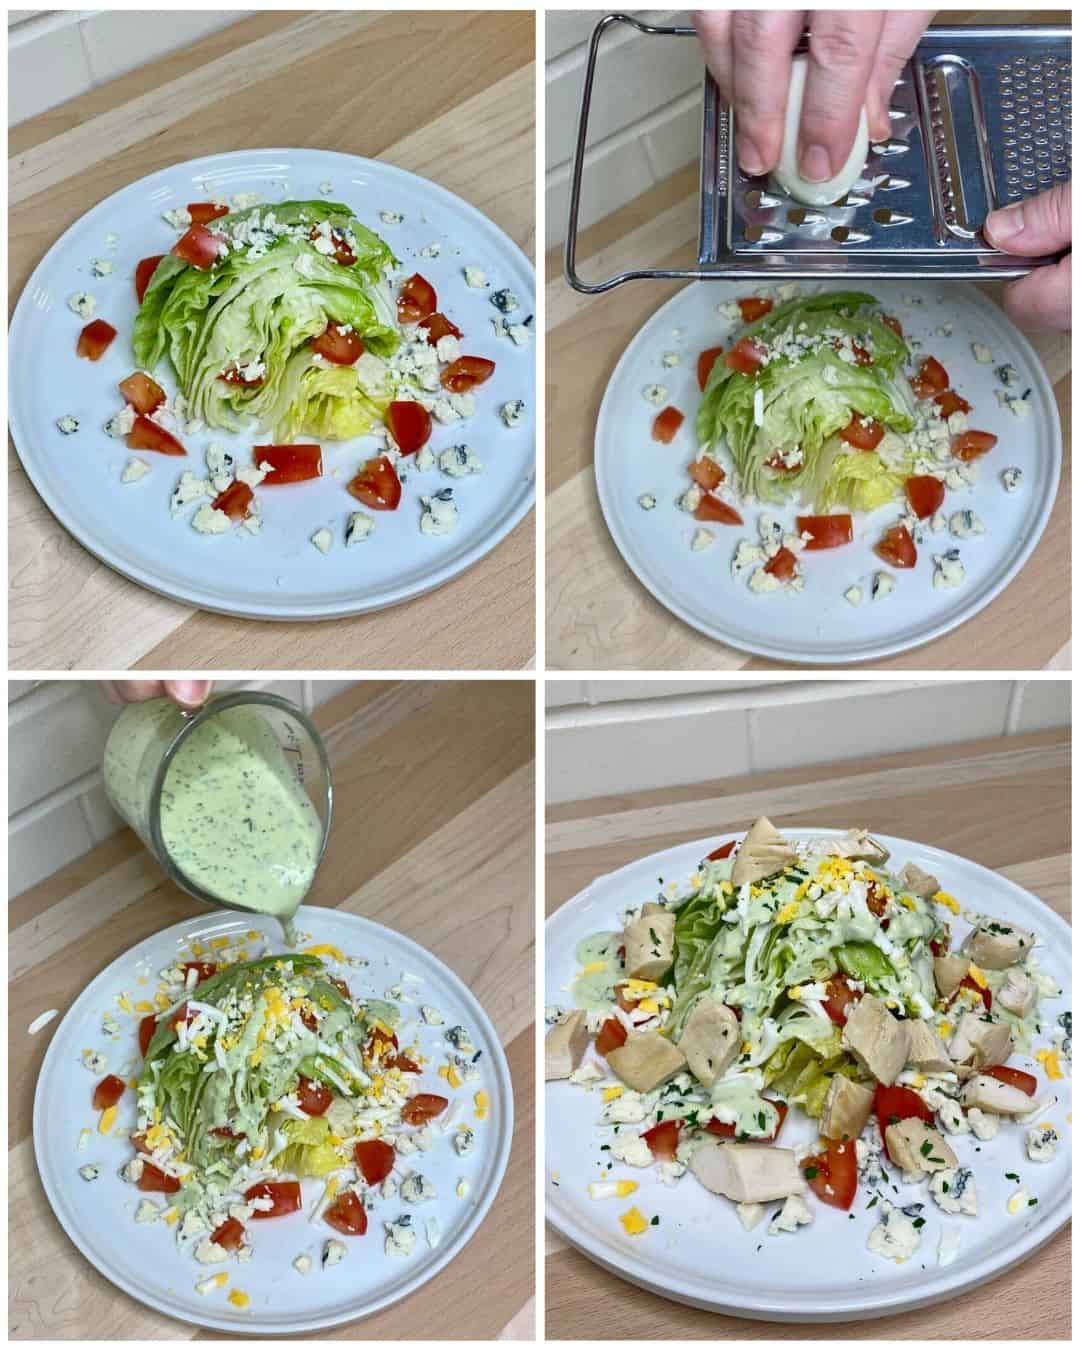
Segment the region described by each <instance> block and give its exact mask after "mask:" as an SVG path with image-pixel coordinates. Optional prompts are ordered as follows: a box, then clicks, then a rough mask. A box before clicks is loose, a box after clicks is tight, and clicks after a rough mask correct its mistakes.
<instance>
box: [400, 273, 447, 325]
mask: <svg viewBox="0 0 1080 1350" xmlns="http://www.w3.org/2000/svg"><path fill="white" fill-rule="evenodd" d="M438 308H439V298H438V296H437V295H436V294H435V287H434V286H433V285H432V284H431V282H430V281H426V280H425V279H424V278H423V277H422V276H421V275H420V273H419V272H414V273H413V274H412V276H411V277H409V278H408V279H407V280H406V281H405V282H404V284H403V285H402V287H401V294H400V295H399V296H398V302H397V312H398V319H399V320H400V321H401V322H402V323H419V322H420V320H421V319H426V318H429V317H430V316H431V315H432V314H434V313H435V311H436V310H437V309H438Z"/></svg>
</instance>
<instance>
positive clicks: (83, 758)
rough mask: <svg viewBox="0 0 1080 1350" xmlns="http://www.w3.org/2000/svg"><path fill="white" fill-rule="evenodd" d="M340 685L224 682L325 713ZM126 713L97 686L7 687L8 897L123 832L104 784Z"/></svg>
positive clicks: (221, 686) (23, 683)
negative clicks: (110, 747)
mask: <svg viewBox="0 0 1080 1350" xmlns="http://www.w3.org/2000/svg"><path fill="white" fill-rule="evenodd" d="M350 683H351V681H340V680H338V681H335V680H310V681H303V680H219V681H218V682H217V683H216V685H215V688H216V689H217V690H218V691H219V692H220V691H222V690H226V689H232V688H247V689H266V690H270V691H272V692H274V693H277V694H281V695H282V696H283V697H285V698H288V699H291V700H292V701H293V702H294V703H296V704H297V705H298V706H300V707H308V708H312V707H318V706H320V705H321V704H322V703H325V702H326V701H327V699H329V698H332V697H333V696H334V695H335V694H338V693H340V692H341V691H342V690H343V689H345V688H347V687H348V685H349V684H350ZM119 713H120V708H119V707H116V706H114V705H113V704H110V703H108V702H107V701H106V700H105V698H104V696H103V694H102V692H101V690H100V688H99V686H98V685H97V683H96V682H95V681H92V680H43V681H40V682H35V681H30V680H12V681H10V682H9V684H8V894H9V895H18V894H19V893H20V892H22V891H24V890H26V888H27V887H29V886H33V885H36V884H37V882H39V881H41V880H42V879H43V878H44V877H47V876H50V875H51V874H52V873H53V872H55V871H57V870H59V869H60V868H61V867H64V866H66V865H67V864H68V863H69V862H72V861H74V859H76V858H78V857H80V856H81V855H82V854H83V853H85V852H86V851H87V850H88V849H89V848H91V847H93V846H94V845H95V844H100V843H102V842H103V841H104V840H106V839H108V838H109V836H110V835H112V834H115V833H116V831H117V830H119V829H121V828H122V822H121V820H120V818H119V817H118V816H117V815H116V813H115V812H114V811H113V809H112V807H111V806H110V805H109V803H108V800H107V798H106V796H105V789H104V788H103V786H102V783H101V772H100V770H101V760H102V755H103V752H104V749H105V741H106V739H107V737H108V734H109V730H110V728H111V727H112V724H113V722H114V721H115V719H116V717H117V716H118V715H119Z"/></svg>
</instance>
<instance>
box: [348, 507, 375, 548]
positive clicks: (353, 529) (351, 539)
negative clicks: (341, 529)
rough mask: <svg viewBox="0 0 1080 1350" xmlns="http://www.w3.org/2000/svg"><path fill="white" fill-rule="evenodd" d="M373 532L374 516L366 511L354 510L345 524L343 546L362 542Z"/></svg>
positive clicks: (349, 546)
mask: <svg viewBox="0 0 1080 1350" xmlns="http://www.w3.org/2000/svg"><path fill="white" fill-rule="evenodd" d="M374 533H375V517H374V516H369V515H368V513H367V512H366V511H354V512H353V513H352V515H350V516H349V519H348V522H347V524H346V526H345V547H346V548H351V547H352V546H353V544H362V543H363V542H364V540H365V539H370V538H371V536H372V535H373V534H374Z"/></svg>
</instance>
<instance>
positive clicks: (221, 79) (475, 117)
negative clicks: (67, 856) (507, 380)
mask: <svg viewBox="0 0 1080 1350" xmlns="http://www.w3.org/2000/svg"><path fill="white" fill-rule="evenodd" d="M148 21H149V16H144V22H148ZM534 35H535V16H534V14H533V13H532V12H531V11H524V12H520V11H513V12H499V11H489V12H485V13H480V12H455V13H447V12H439V11H427V12H416V11H413V12H408V11H396V12H393V13H379V12H376V11H371V12H365V13H357V12H355V11H351V10H340V11H336V10H315V11H305V12H290V11H286V10H275V11H261V12H259V13H257V14H255V15H254V16H253V17H252V18H249V19H244V20H242V21H241V22H239V23H236V24H233V25H232V26H231V27H229V28H226V29H223V30H222V31H220V32H218V33H215V34H214V35H213V36H211V37H208V38H205V39H203V40H202V41H200V42H197V43H195V44H194V45H193V46H191V47H187V48H185V49H184V50H183V51H180V52H176V53H173V54H172V55H170V56H167V57H164V58H163V59H161V60H159V61H155V62H153V63H152V64H150V65H148V66H145V67H143V68H141V69H139V70H136V71H134V72H132V73H131V74H129V75H124V76H122V77H121V78H119V79H117V80H113V81H111V82H110V83H109V84H107V85H104V86H102V87H101V88H99V89H95V90H92V91H91V92H90V93H87V94H84V95H81V96H80V97H78V98H75V99H72V100H71V101H70V102H68V103H64V104H62V105H61V106H60V107H58V108H54V109H52V110H51V111H50V112H47V113H43V114H42V115H41V116H39V117H35V118H33V119H32V120H31V121H29V122H25V123H23V124H22V125H21V126H18V127H16V128H14V129H13V130H12V131H11V133H10V137H9V140H10V147H11V154H12V160H11V168H10V177H9V185H10V186H9V192H10V213H9V228H10V244H9V254H8V257H9V276H10V283H9V284H10V303H11V305H12V306H14V302H15V300H17V298H18V296H19V294H20V292H21V291H22V288H23V286H24V284H25V282H26V280H27V278H28V277H29V275H30V273H31V271H32V270H33V268H34V267H36V266H37V263H38V262H39V260H40V259H41V257H42V256H43V255H44V253H45V252H46V251H47V249H48V248H49V247H50V246H51V245H52V244H53V243H54V241H55V240H56V239H57V238H58V236H59V235H60V234H62V233H63V231H64V230H66V229H67V228H68V226H69V225H71V224H72V223H73V222H74V221H75V220H77V219H78V218H79V217H80V216H82V215H83V214H84V213H85V212H86V211H87V210H88V209H89V208H90V207H91V206H93V205H95V204H96V203H97V202H99V201H101V200H102V199H103V198H105V197H107V196H109V195H110V194H111V193H113V192H115V191H117V190H118V189H119V188H121V187H124V186H126V185H127V184H128V183H131V182H134V181H136V180H137V179H139V178H142V177H143V176H144V175H146V174H149V173H153V172H155V171H156V170H158V169H161V168H163V167H165V166H166V165H169V164H176V163H179V162H181V161H183V160H187V159H193V158H195V157H197V156H202V155H207V154H211V153H215V152H220V151H226V150H244V149H250V148H256V147H261V146H266V147H271V146H301V147H318V148H320V149H325V150H335V151H340V152H343V153H347V154H355V155H363V156H367V157H369V158H377V159H382V160H385V161H386V162H387V163H390V164H394V165H397V166H398V167H399V168H402V169H408V170H410V171H411V172H413V173H416V174H419V175H421V176H422V177H425V178H430V179H432V180H433V181H435V182H437V183H439V184H441V185H442V186H444V187H446V188H448V189H449V190H450V191H451V192H456V193H458V194H460V195H461V196H462V197H464V198H465V200H466V201H468V202H470V203H471V204H472V205H473V206H475V207H476V208H477V209H478V210H480V211H482V212H484V213H485V214H486V215H488V216H489V217H490V218H491V219H492V220H494V221H495V222H496V224H498V225H499V226H501V227H502V229H504V230H505V231H506V233H507V234H508V235H510V237H511V238H512V239H513V240H514V241H515V242H516V243H517V244H518V245H520V247H521V248H522V249H524V251H525V253H526V255H527V256H528V257H530V258H531V257H533V256H535V192H534V177H535V174H534V159H535V156H534V127H533V122H534V112H535V97H534V77H533V54H534V48H535V38H534ZM448 73H449V74H448ZM287 91H293V93H296V92H298V91H302V96H297V97H294V96H293V93H288V92H287ZM403 91H407V96H406V97H403ZM283 94H284V95H286V96H283ZM10 463H11V468H10V473H9V478H8V483H9V508H8V509H9V522H10V528H9V536H10V558H11V566H10V583H9V665H10V667H11V668H12V669H18V670H63V669H81V670H120V669H126V668H129V667H134V668H141V669H153V670H167V669H192V670H194V669H200V670H207V669H222V670H263V671H267V670H301V669H306V670H310V669H322V670H355V669H365V670H369V669H392V670H413V669H426V670H459V669H490V670H495V669H503V670H512V669H519V668H523V667H527V666H529V665H530V664H531V662H532V660H533V657H534V650H535V631H536V622H535V608H534V573H535V530H534V520H533V516H532V515H530V516H529V517H528V518H527V519H526V520H524V521H523V522H522V523H521V524H520V525H519V526H518V527H517V528H516V529H515V530H514V531H513V532H512V533H511V535H509V536H508V538H506V539H505V540H503V542H502V543H501V544H500V545H499V546H498V548H496V549H495V550H494V551H493V552H492V553H491V554H489V555H488V556H487V557H486V558H484V559H483V560H482V561H481V562H479V563H478V564H476V566H474V567H472V568H470V569H469V571H467V572H465V573H464V574H463V575H462V576H460V577H458V578H457V579H456V580H454V581H452V582H450V583H449V584H448V585H446V586H443V587H441V588H440V589H439V590H436V591H433V592H431V593H430V594H428V595H425V596H421V597H420V598H418V599H416V600H414V601H412V602H411V603H408V604H405V605H399V606H396V607H395V608H392V609H388V610H384V611H382V612H380V613H376V614H369V615H362V616H359V617H356V618H350V619H342V620H335V621H334V622H333V623H316V622H306V623H292V624H285V623H261V622H257V621H254V620H246V619H234V618H229V617H226V616H223V615H219V614H210V613H207V612H204V611H199V610H194V609H192V608H191V607H189V606H186V605H182V604H178V603H177V602H175V601H173V600H168V599H165V598H163V597H161V596H158V595H154V594H152V593H151V592H150V591H146V590H143V589H142V588H141V587H139V586H136V585H135V584H134V582H130V581H128V580H127V579H126V578H124V577H121V576H119V575H118V574H117V573H115V572H113V571H112V570H111V569H109V568H108V567H106V566H105V565H104V564H103V563H101V562H99V561H98V560H97V559H96V558H94V557H93V556H92V555H91V554H89V553H87V552H86V551H85V550H84V549H83V548H82V547H81V545H79V544H77V543H76V542H75V541H74V540H73V539H72V538H71V537H70V536H69V535H68V534H67V533H66V531H65V530H63V529H62V528H61V526H60V525H59V524H58V522H57V521H56V520H55V519H54V518H53V517H52V515H51V514H50V513H49V511H48V510H47V509H46V507H45V505H44V504H43V502H42V501H41V499H40V498H39V497H38V495H37V493H36V492H35V491H34V489H33V488H32V487H31V486H30V483H29V481H28V480H27V478H26V476H25V474H24V473H23V471H22V468H21V466H20V464H19V460H18V457H17V455H15V453H14V450H12V451H11V459H10ZM463 615H464V616H467V617H466V618H464V619H463V617H462V616H463Z"/></svg>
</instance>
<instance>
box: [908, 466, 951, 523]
mask: <svg viewBox="0 0 1080 1350" xmlns="http://www.w3.org/2000/svg"><path fill="white" fill-rule="evenodd" d="M904 491H905V492H906V493H907V499H908V501H909V502H910V503H911V509H912V510H913V511H914V512H915V514H916V515H917V516H918V517H919V519H920V520H926V518H927V517H928V516H932V515H933V514H934V512H935V511H937V510H938V509H939V508H940V506H941V503H942V502H943V501H944V500H945V484H944V483H943V482H942V481H941V479H940V478H935V477H934V476H933V474H929V473H920V474H915V475H913V477H911V478H909V479H908V480H907V482H906V483H905V484H904Z"/></svg>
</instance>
